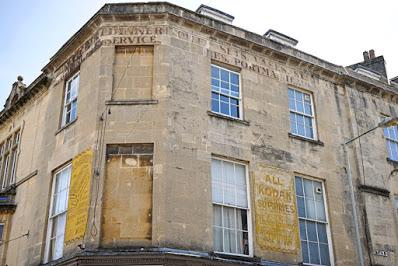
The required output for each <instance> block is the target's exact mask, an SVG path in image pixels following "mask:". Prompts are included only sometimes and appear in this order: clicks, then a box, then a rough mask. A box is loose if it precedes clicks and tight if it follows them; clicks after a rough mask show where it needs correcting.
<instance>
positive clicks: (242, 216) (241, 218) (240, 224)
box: [236, 209, 248, 231]
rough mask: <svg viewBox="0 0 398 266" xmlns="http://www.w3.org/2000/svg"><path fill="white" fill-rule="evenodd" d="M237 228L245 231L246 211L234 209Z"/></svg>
mask: <svg viewBox="0 0 398 266" xmlns="http://www.w3.org/2000/svg"><path fill="white" fill-rule="evenodd" d="M236 220H237V227H236V228H237V229H239V230H244V231H247V230H248V229H247V211H246V210H242V209H236Z"/></svg>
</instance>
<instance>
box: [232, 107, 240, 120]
mask: <svg viewBox="0 0 398 266" xmlns="http://www.w3.org/2000/svg"><path fill="white" fill-rule="evenodd" d="M231 116H233V117H239V107H238V106H236V105H231Z"/></svg>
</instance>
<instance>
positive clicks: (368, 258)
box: [0, 3, 398, 266]
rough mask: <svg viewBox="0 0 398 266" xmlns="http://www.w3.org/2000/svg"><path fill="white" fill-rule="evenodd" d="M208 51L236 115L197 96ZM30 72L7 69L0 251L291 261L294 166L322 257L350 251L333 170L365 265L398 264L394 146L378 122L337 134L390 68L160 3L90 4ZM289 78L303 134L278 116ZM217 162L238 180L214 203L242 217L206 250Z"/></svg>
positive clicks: (169, 260)
mask: <svg viewBox="0 0 398 266" xmlns="http://www.w3.org/2000/svg"><path fill="white" fill-rule="evenodd" d="M212 66H213V67H214V68H215V69H218V70H217V71H221V70H227V71H229V72H228V73H230V76H229V81H230V84H229V86H230V88H231V91H230V92H229V93H232V87H233V84H235V83H233V81H232V79H233V78H232V75H233V74H234V73H235V74H237V75H238V79H239V82H238V83H237V84H236V87H238V88H239V92H238V94H237V95H239V96H237V105H238V106H239V108H238V110H239V111H238V113H237V114H236V115H235V113H233V111H232V107H231V106H232V104H231V103H230V104H229V105H228V106H229V107H228V108H230V109H229V115H225V114H221V113H222V112H221V111H220V112H217V111H215V109H213V107H212V94H211V91H212V87H211V84H212ZM42 71H43V73H42V74H41V75H40V76H39V77H38V78H37V79H36V80H35V81H34V82H33V83H32V84H30V85H29V86H25V85H24V84H23V83H22V79H19V80H18V82H16V83H15V84H14V87H13V90H12V93H11V96H12V98H9V100H8V101H7V104H6V106H5V109H4V110H3V111H2V113H1V114H0V123H1V124H0V141H1V142H2V143H3V146H2V147H5V146H6V144H7V140H8V139H10V137H11V139H13V138H14V136H15V135H16V134H17V133H18V134H19V135H20V138H19V140H18V141H17V142H16V144H15V145H16V146H13V147H17V152H16V156H15V163H13V164H11V163H9V164H10V165H13V166H14V167H15V174H12V172H7V171H10V170H7V171H5V170H4V169H5V168H4V167H5V166H4V162H5V160H6V158H11V157H12V156H11V154H13V153H12V152H11V151H10V152H9V154H10V156H9V157H7V156H6V155H7V154H8V153H7V154H6V155H2V172H1V176H2V180H6V179H7V178H8V177H7V176H10V179H9V180H10V184H11V185H6V186H5V188H3V190H2V193H1V194H2V195H1V198H0V203H1V204H0V223H2V224H3V236H2V237H3V238H2V239H3V242H2V244H1V247H0V252H1V253H0V255H1V263H2V265H9V266H11V265H41V264H48V265H235V264H236V265H238V264H248V265H298V264H300V263H302V262H303V260H305V258H303V254H304V253H303V252H302V249H303V248H304V247H306V246H304V245H306V244H305V243H307V245H310V244H309V243H310V241H309V240H308V241H307V242H306V241H305V240H303V235H300V231H301V230H302V228H301V229H300V226H302V225H303V224H305V222H303V220H301V223H300V221H299V218H298V215H299V208H300V206H299V203H298V200H299V198H300V195H299V194H298V192H297V189H298V187H299V184H298V182H307V181H308V182H310V183H305V184H312V188H313V191H312V192H311V193H313V194H312V197H314V198H315V199H313V200H311V198H309V197H310V196H309V194H308V193H307V192H305V191H304V194H305V198H304V196H303V199H309V200H308V202H307V201H305V202H306V204H314V206H315V207H317V206H318V205H317V204H320V205H319V206H318V207H319V208H320V209H316V210H317V212H316V217H317V218H316V219H315V220H317V219H318V218H319V219H320V220H322V222H320V223H319V224H320V225H319V226H325V227H324V228H326V229H325V230H326V231H325V235H323V237H326V240H321V239H320V238H321V233H320V230H321V229H319V228H321V227H319V228H318V227H317V228H318V229H317V230H318V231H319V233H318V237H317V239H316V240H314V241H313V243H315V244H314V245H317V247H318V251H317V252H318V253H320V254H321V253H322V251H321V249H322V248H326V250H327V254H328V256H329V259H327V258H321V260H322V261H323V262H324V263H325V264H324V265H326V264H328V263H327V262H329V263H330V265H359V257H358V252H357V247H356V242H355V228H354V224H353V212H352V202H351V199H350V188H349V181H348V180H349V179H348V172H349V171H350V172H351V173H352V178H353V184H354V186H353V187H354V193H355V200H356V204H357V212H358V219H359V233H360V241H361V247H360V248H361V249H362V252H363V257H364V261H365V265H391V266H392V265H397V264H398V251H397V249H398V212H397V209H396V206H395V205H394V197H397V196H398V174H397V171H396V168H397V166H398V162H396V161H394V160H391V156H390V155H389V150H388V148H386V143H387V140H386V137H385V135H384V133H383V130H382V129H380V128H379V129H376V130H375V131H373V132H371V133H369V134H367V135H365V136H363V137H362V138H360V139H359V140H357V141H355V142H353V143H352V144H350V145H347V153H345V152H344V149H343V146H342V144H343V143H344V142H345V141H346V140H349V139H351V138H353V137H355V136H357V135H359V134H360V133H362V132H365V131H366V130H367V129H369V128H372V127H374V126H375V125H377V124H378V123H379V122H380V121H381V120H382V119H383V117H387V116H389V117H396V116H397V115H398V104H397V103H398V97H397V96H398V86H396V85H394V83H389V82H388V81H385V80H374V79H372V78H369V77H367V76H364V75H361V74H359V73H357V72H355V71H354V70H353V69H350V68H345V67H341V66H337V65H333V64H331V63H328V62H326V61H323V60H321V59H318V58H316V57H314V56H312V55H309V54H306V53H304V52H302V51H300V50H297V49H296V48H294V47H290V46H289V45H285V44H280V43H278V42H276V41H274V40H270V39H268V38H266V37H262V36H260V35H256V34H254V33H251V32H249V31H246V30H243V29H241V28H238V27H235V26H233V25H230V24H227V23H225V22H221V21H217V20H215V19H213V18H209V17H206V16H204V15H200V14H197V13H195V12H193V11H190V10H186V9H184V8H181V7H178V6H175V5H172V4H169V3H136V4H107V5H105V6H104V7H103V8H102V9H101V10H99V11H98V12H97V13H96V14H95V15H94V16H93V17H92V18H91V19H90V20H89V21H88V22H87V23H86V24H85V25H84V26H83V27H82V28H81V29H80V30H79V31H78V32H77V33H76V34H75V35H74V36H72V37H71V39H69V40H68V41H67V43H66V44H65V45H64V46H62V47H61V49H60V50H59V51H58V52H57V53H56V54H55V55H54V56H53V57H52V58H51V60H50V62H49V63H48V64H47V65H46V66H44V68H43V70H42ZM217 73H218V72H217ZM220 73H221V72H220ZM223 73H225V72H223ZM231 73H232V74H231ZM77 74H78V82H77V83H76V84H77V85H75V84H74V83H73V82H72V80H71V78H73V77H76V75H77ZM220 75H221V74H220ZM234 77H235V76H234ZM220 80H221V78H220ZM220 82H221V83H222V81H220ZM73 86H77V87H73ZM220 86H221V85H220ZM289 89H290V90H289ZM291 91H294V92H297V95H299V93H304V94H300V95H304V96H303V97H304V98H303V99H304V101H305V102H307V103H308V102H309V105H310V107H311V108H312V109H311V110H312V111H311V117H312V118H311V119H312V120H311V121H312V128H313V131H312V133H313V136H312V137H311V136H310V137H308V136H307V137H303V136H302V134H301V133H300V132H296V133H295V134H294V133H292V128H291V123H292V122H291V113H292V112H291V111H289V95H290V94H289V93H290V92H291ZM216 94H217V93H216ZM15 95H17V97H15ZM231 95H232V94H231ZM232 98H233V97H232V96H231V97H229V99H230V101H231V102H232V100H231V99H232ZM234 99H235V98H234ZM296 104H297V103H296ZM220 106H221V103H220ZM220 106H219V107H220ZM220 108H221V107H220ZM66 115H69V116H68V117H69V118H68V119H69V120H65V119H66V118H65V116H66ZM65 121H68V123H65ZM297 130H298V129H297ZM300 135H301V136H300ZM397 137H398V136H397ZM13 140H14V139H13ZM4 145H5V146H4ZM85 151H91V152H92V158H91V159H90V160H89V161H88V162H90V163H89V164H88V165H89V167H88V166H87V163H85V164H84V163H81V160H79V159H78V158H80V157H79V156H80V155H82V154H84V152H85ZM347 156H348V157H347ZM388 158H389V159H388ZM347 159H348V160H349V162H350V164H349V165H350V167H348V164H347ZM8 160H11V159H8ZM219 162H221V163H220V165H221V166H220V167H221V168H222V169H223V170H222V171H227V170H225V169H227V167H230V166H231V167H232V166H233V169H235V170H234V171H235V172H234V173H235V174H234V175H235V181H234V182H235V183H234V185H231V184H229V185H231V186H232V187H233V189H234V191H235V192H231V193H232V194H233V195H235V199H234V200H235V201H236V202H238V197H239V199H245V197H246V200H244V201H245V203H239V204H243V205H239V206H245V207H241V208H240V209H239V210H238V209H237V208H235V209H234V208H233V207H234V206H235V205H234V204H232V203H231V204H229V205H228V204H227V203H225V202H224V203H225V204H224V205H225V206H224V205H223V207H222V208H224V209H225V210H231V209H232V210H235V211H236V213H238V211H239V213H244V214H242V216H240V217H238V218H237V219H235V218H233V219H232V218H231V219H230V220H229V222H228V223H230V222H231V221H234V222H235V223H238V222H239V223H240V222H242V223H243V225H240V229H239V230H240V231H239V232H238V233H236V232H235V231H236V230H237V229H236V228H238V225H237V224H235V225H234V226H233V227H234V228H235V229H236V230H235V231H234V232H235V233H236V234H235V233H234V234H235V237H242V238H241V239H240V240H236V242H234V245H237V246H240V245H241V246H242V250H239V248H238V247H237V246H236V247H235V249H233V248H232V247H228V248H230V251H231V252H217V251H220V250H219V249H220V247H217V248H216V245H220V243H218V241H220V239H218V240H215V239H216V236H215V234H216V233H217V232H222V236H221V242H222V247H221V249H223V250H224V251H225V250H226V249H228V248H227V244H226V242H228V241H231V240H230V239H229V240H226V236H225V235H226V234H227V232H229V231H228V230H227V229H228V228H227V229H225V228H226V227H228V226H227V225H226V224H225V223H224V222H222V226H220V228H221V227H222V228H223V229H220V230H221V231H216V227H217V226H218V225H217V224H216V223H217V221H216V218H215V217H216V215H217V212H216V210H215V209H216V206H221V205H222V204H221V203H220V202H218V201H217V199H215V197H216V196H215V195H216V192H215V191H216V189H218V188H219V187H217V186H218V185H220V184H221V185H220V186H225V187H224V188H223V189H224V190H223V191H224V192H223V193H224V194H223V195H224V197H223V199H222V200H221V201H226V199H225V198H226V196H225V195H227V192H226V191H227V189H228V184H227V183H225V182H226V181H225V182H224V181H220V182H219V183H217V182H218V181H216V171H217V170H214V169H216V167H218V166H217V164H219ZM68 165H71V167H72V169H71V173H72V174H70V175H69V176H68V177H65V179H64V177H62V175H57V173H65V176H66V175H67V174H66V172H63V169H66V168H65V167H66V166H68ZM10 167H11V166H8V168H10ZM224 167H225V168H224ZM10 169H11V168H10ZM217 169H218V168H217ZM238 169H244V171H243V172H241V175H242V176H243V178H242V179H239V180H240V181H239V182H241V183H239V184H238V183H237V182H238V181H237V180H238ZM239 171H240V170H239ZM4 173H5V174H4ZM88 173H90V174H89V175H88ZM223 173H224V172H223ZM222 175H223V177H222V178H224V177H225V175H226V174H222ZM13 176H14V179H12V177H13ZM58 176H59V180H60V181H59V182H58V181H56V180H58V179H56V177H58ZM83 176H89V179H87V180H84V179H83ZM65 180H66V181H67V183H65V189H66V191H67V193H66V194H65V193H64V192H63V191H64V190H62V189H60V190H57V188H58V185H59V186H61V183H62V182H63V181H65ZM242 180H243V181H242ZM305 180H307V181H305ZM84 181H87V182H84ZM2 182H5V181H2ZM5 184H8V183H5ZM68 184H70V185H68ZM72 184H75V185H74V186H73V188H72ZM76 184H77V185H76ZM79 184H80V185H79ZM303 184H304V183H303ZM242 187H243V188H244V189H241V188H242ZM54 191H58V192H59V193H58V194H56V193H55V192H54ZM238 192H239V193H243V194H239V193H238ZM62 193H64V194H62ZM306 193H307V194H306ZM55 194H56V195H55ZM62 195H64V196H62ZM65 195H67V196H65ZM239 195H241V196H239ZM242 195H243V196H242ZM62 197H63V198H62ZM65 197H66V198H65ZM58 199H61V200H60V202H58V201H57V200H58ZM65 199H67V201H65V202H63V203H62V202H61V201H62V200H65ZM317 199H318V200H317ZM62 204H64V205H62ZM65 204H66V205H65ZM236 204H238V203H236ZM245 204H246V205H245ZM230 205H231V206H230ZM54 206H55V207H54ZM322 206H323V207H322ZM58 207H59V208H60V211H59V213H58V212H56V211H54V208H58ZM228 208H230V209H228ZM306 208H308V209H306V210H307V212H308V211H309V210H310V206H309V207H308V206H307V207H306ZM322 208H323V210H324V214H320V213H321V212H322ZM224 209H223V210H224ZM72 210H73V212H72ZM319 210H320V211H319ZM70 213H73V215H74V216H73V215H72V214H70ZM64 214H65V217H66V218H65V220H64V221H65V225H56V223H57V222H58V221H61V220H62V219H64V218H61V217H63V216H62V215H64ZM236 215H238V214H236ZM309 215H310V214H308V213H307V216H308V217H309ZM322 215H324V216H322ZM72 216H73V217H72ZM224 216H225V215H224ZM224 216H223V218H224V219H227V218H226V217H224ZM321 216H322V217H323V218H322V217H321ZM228 219H229V218H228ZM240 219H241V220H240ZM72 220H73V221H74V222H72ZM312 222H314V221H312V220H311V219H310V218H309V220H308V221H307V226H308V228H307V231H308V230H310V229H309V226H310V224H311V225H313V223H312ZM245 223H247V224H246V225H244V224H245ZM216 225H217V226H216ZM230 226H232V225H230ZM317 226H318V225H317ZM54 228H55V229H59V230H60V231H57V232H52V231H54ZM62 228H63V229H64V230H66V231H67V232H68V233H67V234H68V238H65V239H64V240H68V241H63V238H62V237H64V236H63V234H64V233H63V230H61V229H62ZM65 228H66V229H65ZM82 228H83V229H82ZM322 228H323V227H322ZM232 231H233V230H232ZM318 231H317V232H318ZM301 232H302V231H301ZM308 234H309V233H308ZM306 237H310V236H309V235H308V236H306ZM51 239H53V240H51ZM300 239H301V241H300ZM57 241H58V242H57ZM59 241H60V242H59ZM232 242H233V241H231V243H232ZM59 243H61V244H59ZM228 245H229V244H228ZM231 245H232V244H231ZM307 248H309V247H307ZM309 250H310V251H309V252H312V249H309ZM307 253H308V252H307ZM322 254H325V253H322ZM315 255H316V254H313V256H315ZM318 256H321V255H318ZM54 258H55V259H54ZM313 258H314V257H313ZM310 260H311V261H313V260H312V259H310ZM322 261H320V262H319V263H318V264H322Z"/></svg>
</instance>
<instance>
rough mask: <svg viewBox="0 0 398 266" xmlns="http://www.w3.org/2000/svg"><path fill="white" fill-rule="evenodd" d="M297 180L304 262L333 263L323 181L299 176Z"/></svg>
mask: <svg viewBox="0 0 398 266" xmlns="http://www.w3.org/2000/svg"><path fill="white" fill-rule="evenodd" d="M295 181H296V199H297V209H298V216H299V223H300V239H301V250H302V256H303V262H304V264H305V265H331V256H330V254H331V252H330V249H331V248H330V246H331V245H330V238H329V236H328V230H329V225H328V220H327V215H326V206H325V195H324V186H323V183H322V182H320V181H316V180H313V179H306V178H302V177H299V176H296V180H295Z"/></svg>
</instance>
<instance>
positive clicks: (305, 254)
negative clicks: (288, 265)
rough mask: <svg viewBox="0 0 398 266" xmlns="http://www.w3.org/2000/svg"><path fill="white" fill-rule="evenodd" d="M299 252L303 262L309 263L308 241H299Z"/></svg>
mask: <svg viewBox="0 0 398 266" xmlns="http://www.w3.org/2000/svg"><path fill="white" fill-rule="evenodd" d="M301 253H302V255H303V262H304V263H309V262H310V259H309V257H308V242H307V241H301Z"/></svg>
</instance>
